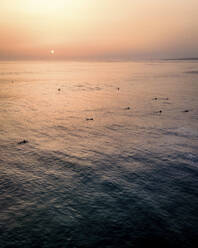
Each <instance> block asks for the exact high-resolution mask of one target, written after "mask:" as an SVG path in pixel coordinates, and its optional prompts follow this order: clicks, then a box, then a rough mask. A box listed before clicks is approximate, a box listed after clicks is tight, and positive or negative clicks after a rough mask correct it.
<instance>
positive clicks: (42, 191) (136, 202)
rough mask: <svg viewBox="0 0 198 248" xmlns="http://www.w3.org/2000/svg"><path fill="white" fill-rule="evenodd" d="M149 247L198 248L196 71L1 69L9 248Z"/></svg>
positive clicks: (3, 218)
mask: <svg viewBox="0 0 198 248" xmlns="http://www.w3.org/2000/svg"><path fill="white" fill-rule="evenodd" d="M24 140H25V141H24ZM149 246H151V247H158V248H162V247H167V248H168V247H174V248H177V247H178V248H184V247H185V248H189V247H193V248H195V247H196V248H197V247H198V61H176V60H175V61H168V60H167V61H139V62H93V63H88V62H53V61H50V62H36V61H34V62H30V61H29V62H25V61H24V62H23V61H20V62H5V61H4V62H0V248H15V247H16V248H26V247H27V248H32V247H35V248H36V247H38V248H70V247H71V248H114V247H118V248H119V247H121V248H126V247H127V248H128V247H130V248H133V247H134V248H136V247H137V248H142V247H149Z"/></svg>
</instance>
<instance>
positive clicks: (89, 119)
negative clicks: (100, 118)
mask: <svg viewBox="0 0 198 248" xmlns="http://www.w3.org/2000/svg"><path fill="white" fill-rule="evenodd" d="M93 120H94V118H86V121H93Z"/></svg>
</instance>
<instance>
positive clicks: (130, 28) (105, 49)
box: [0, 0, 198, 60]
mask: <svg viewBox="0 0 198 248" xmlns="http://www.w3.org/2000/svg"><path fill="white" fill-rule="evenodd" d="M197 13H198V0H0V60H12V59H19V60H21V59H22V60H24V59H37V60H39V59H50V60H51V59H85V60H86V59H88V60H89V59H93V60H109V59H110V60H111V59H113V60H114V59H116V60H128V59H144V58H149V59H155V58H183V57H198V14H197ZM52 50H53V51H54V53H53V52H51V51H52Z"/></svg>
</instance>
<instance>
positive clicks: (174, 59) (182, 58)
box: [164, 58, 198, 60]
mask: <svg viewBox="0 0 198 248" xmlns="http://www.w3.org/2000/svg"><path fill="white" fill-rule="evenodd" d="M164 60H198V58H172V59H164Z"/></svg>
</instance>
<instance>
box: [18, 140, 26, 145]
mask: <svg viewBox="0 0 198 248" xmlns="http://www.w3.org/2000/svg"><path fill="white" fill-rule="evenodd" d="M26 143H28V141H27V140H22V141H20V142H18V145H22V144H26Z"/></svg>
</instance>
